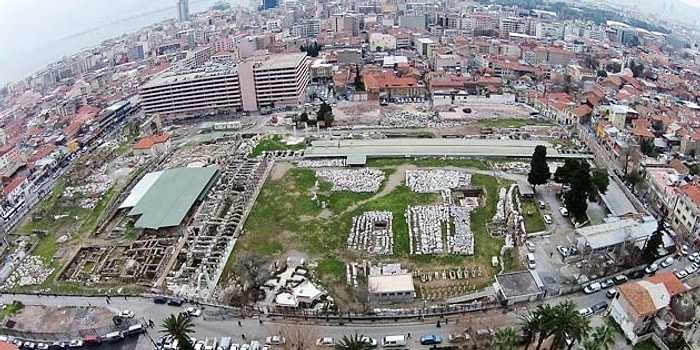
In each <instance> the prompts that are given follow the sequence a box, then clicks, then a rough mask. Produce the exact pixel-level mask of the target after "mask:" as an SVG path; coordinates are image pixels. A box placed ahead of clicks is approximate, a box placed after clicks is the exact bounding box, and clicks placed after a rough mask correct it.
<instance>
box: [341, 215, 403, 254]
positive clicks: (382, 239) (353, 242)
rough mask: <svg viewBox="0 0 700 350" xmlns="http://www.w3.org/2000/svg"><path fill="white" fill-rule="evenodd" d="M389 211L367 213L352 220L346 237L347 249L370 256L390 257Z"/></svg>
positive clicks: (390, 228) (391, 239)
mask: <svg viewBox="0 0 700 350" xmlns="http://www.w3.org/2000/svg"><path fill="white" fill-rule="evenodd" d="M392 219H393V215H392V213H391V212H390V211H368V212H364V213H363V214H362V215H360V216H354V217H353V218H352V228H351V229H350V234H349V235H348V243H347V246H348V249H351V250H355V251H360V252H363V253H367V254H372V255H391V254H393V252H394V235H393V231H392Z"/></svg>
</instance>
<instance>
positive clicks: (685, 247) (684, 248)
mask: <svg viewBox="0 0 700 350" xmlns="http://www.w3.org/2000/svg"><path fill="white" fill-rule="evenodd" d="M681 254H683V255H688V245H686V244H684V245H682V246H681Z"/></svg>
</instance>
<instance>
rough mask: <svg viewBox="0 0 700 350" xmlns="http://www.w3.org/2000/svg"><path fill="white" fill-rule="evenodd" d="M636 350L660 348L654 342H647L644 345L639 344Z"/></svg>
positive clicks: (655, 349) (635, 347)
mask: <svg viewBox="0 0 700 350" xmlns="http://www.w3.org/2000/svg"><path fill="white" fill-rule="evenodd" d="M633 349H634V350H657V349H658V348H657V347H656V345H654V343H653V342H652V341H645V342H643V343H640V344H637V345H635V346H634V348H633Z"/></svg>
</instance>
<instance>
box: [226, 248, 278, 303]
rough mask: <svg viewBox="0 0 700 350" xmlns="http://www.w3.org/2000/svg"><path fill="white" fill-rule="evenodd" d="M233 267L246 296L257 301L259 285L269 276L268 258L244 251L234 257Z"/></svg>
mask: <svg viewBox="0 0 700 350" xmlns="http://www.w3.org/2000/svg"><path fill="white" fill-rule="evenodd" d="M233 269H234V271H236V274H237V275H238V281H239V283H240V284H241V287H242V289H243V292H244V294H245V295H246V297H248V298H249V300H252V301H253V302H256V301H258V293H259V291H260V287H262V286H263V285H264V284H265V281H267V280H268V279H269V278H270V276H271V272H270V259H269V258H268V257H266V256H263V255H260V254H258V253H257V252H246V253H243V254H241V255H238V256H237V257H236V261H235V263H234V264H233Z"/></svg>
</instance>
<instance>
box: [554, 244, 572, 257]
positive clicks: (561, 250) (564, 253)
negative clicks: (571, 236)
mask: <svg viewBox="0 0 700 350" xmlns="http://www.w3.org/2000/svg"><path fill="white" fill-rule="evenodd" d="M557 251H558V252H559V254H561V256H562V257H563V258H566V257H567V256H569V248H567V247H564V246H563V245H558V246H557Z"/></svg>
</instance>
